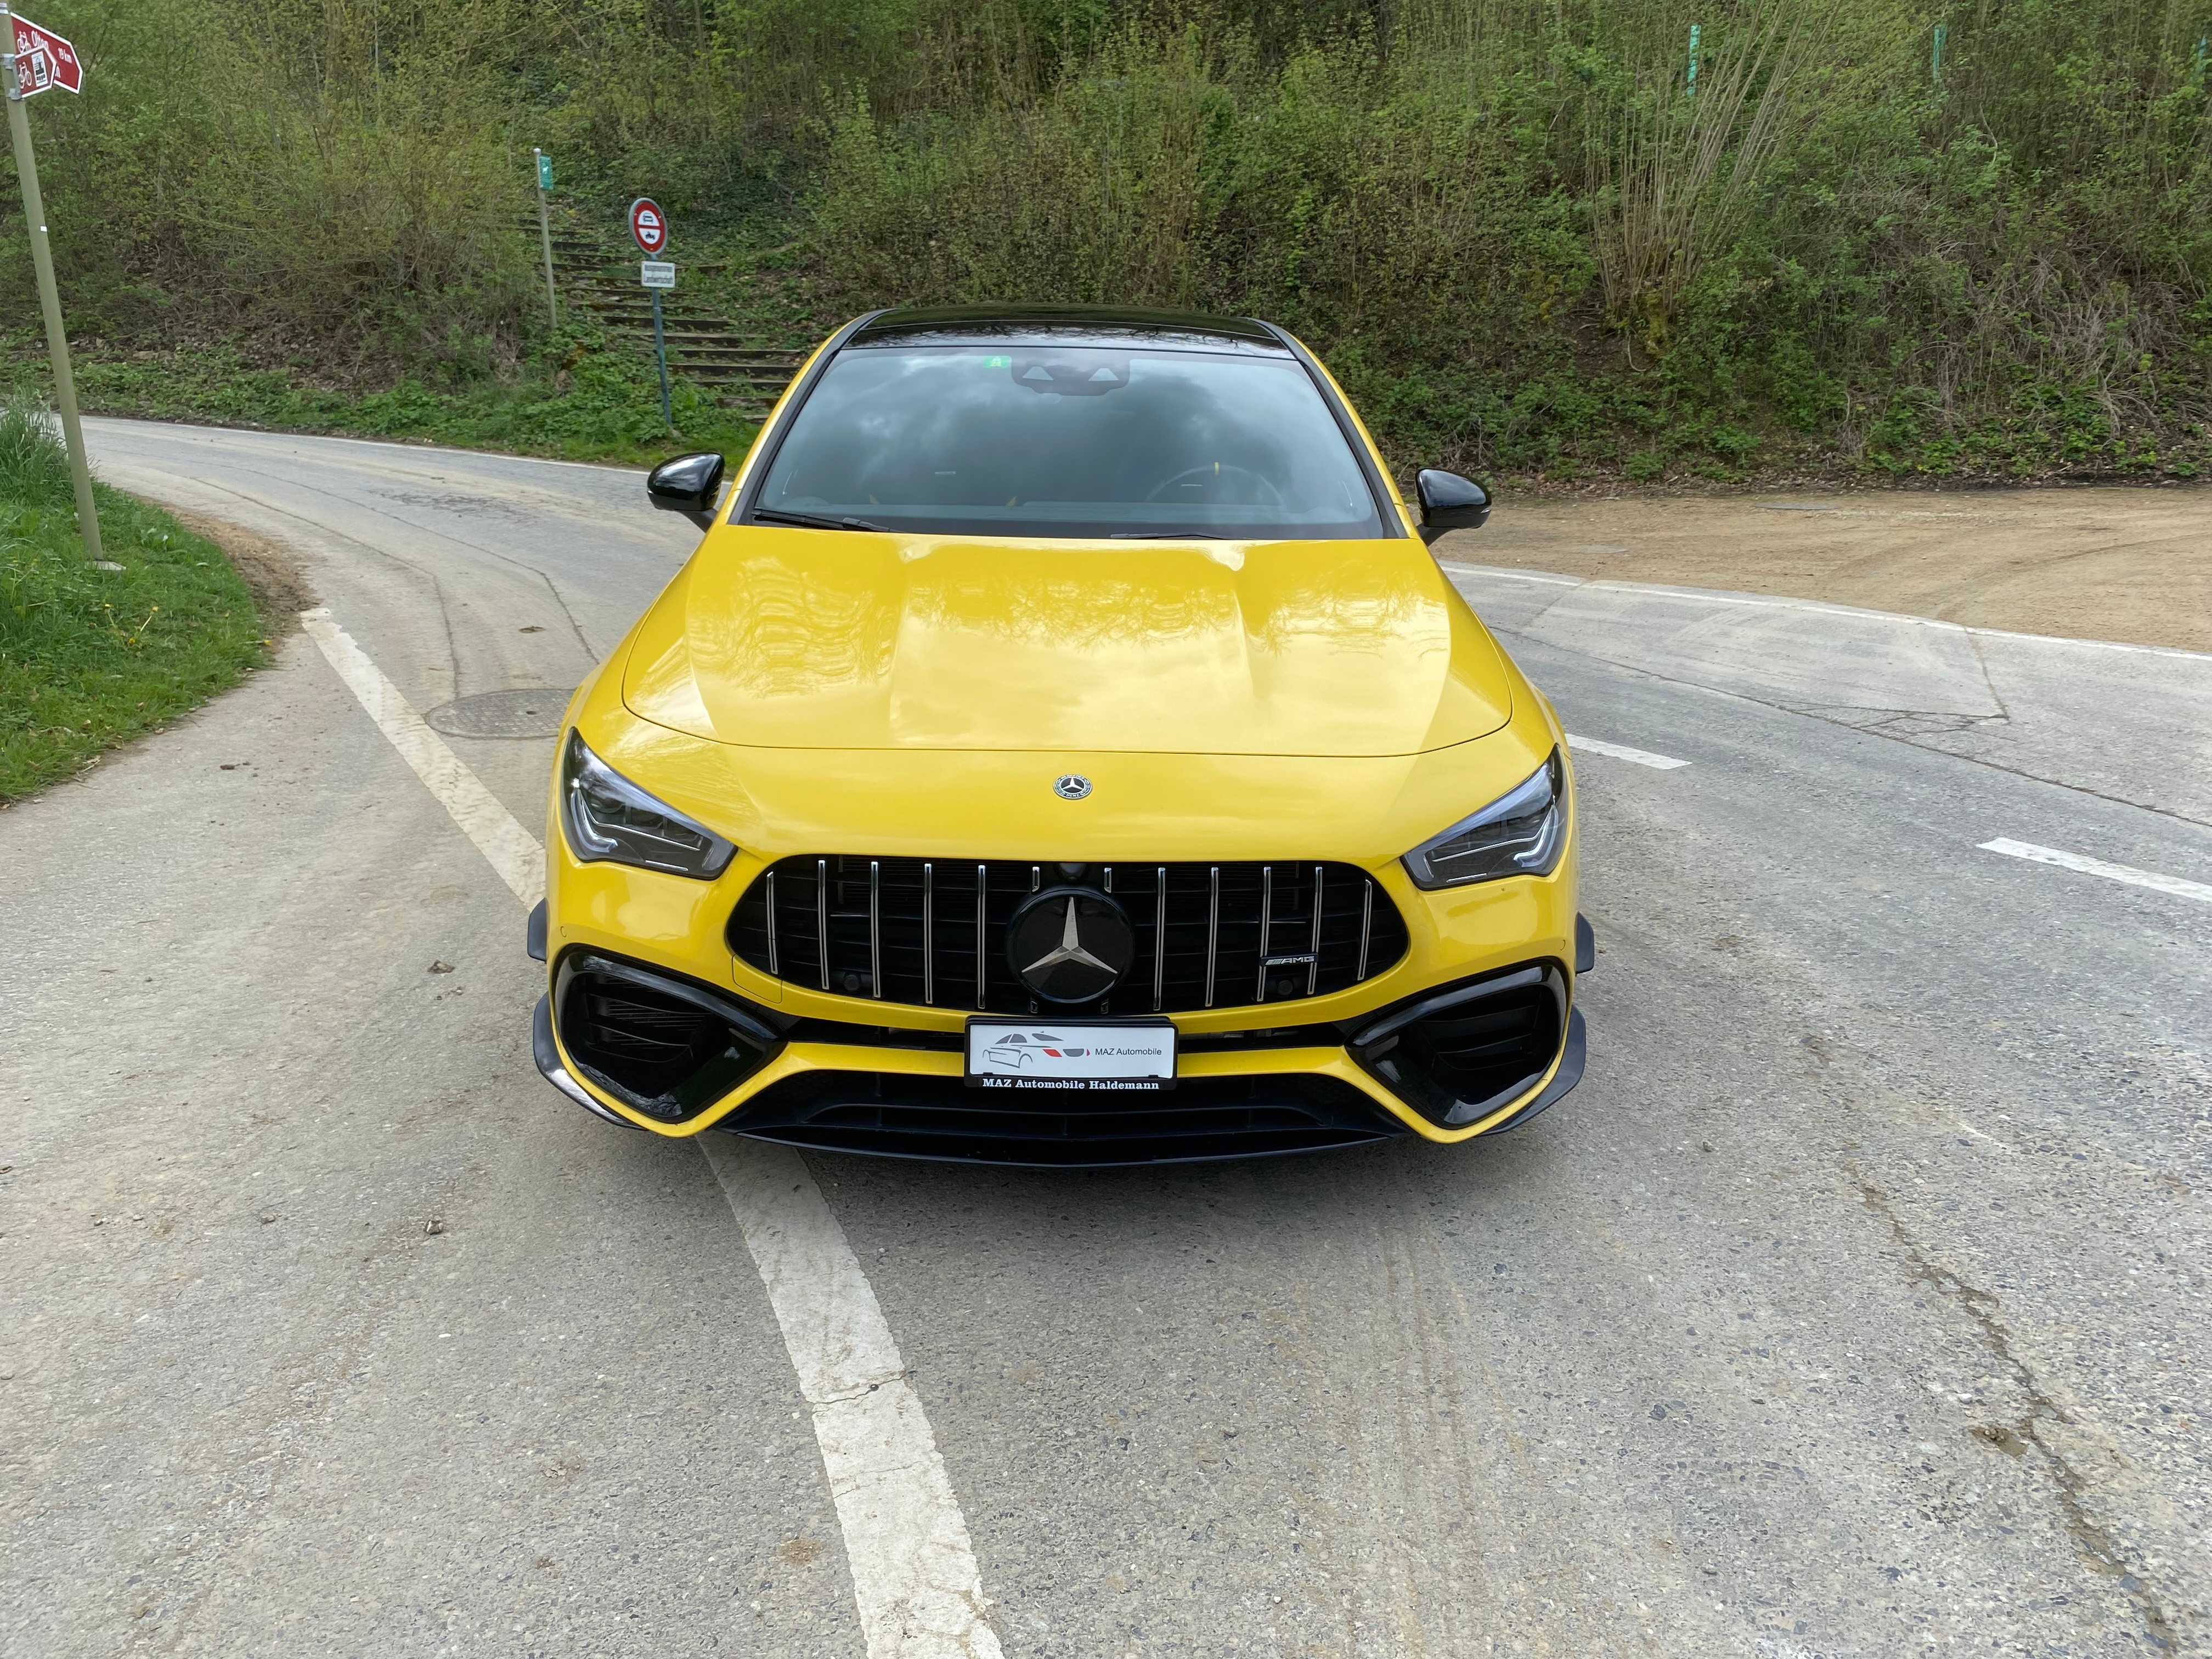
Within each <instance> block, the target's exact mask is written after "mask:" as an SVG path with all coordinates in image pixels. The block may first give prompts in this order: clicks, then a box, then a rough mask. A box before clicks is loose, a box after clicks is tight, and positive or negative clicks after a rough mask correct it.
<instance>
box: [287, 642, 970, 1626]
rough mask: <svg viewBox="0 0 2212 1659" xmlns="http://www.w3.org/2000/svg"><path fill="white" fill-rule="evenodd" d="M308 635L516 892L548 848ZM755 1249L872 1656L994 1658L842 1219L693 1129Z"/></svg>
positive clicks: (415, 717) (801, 1173) (352, 648)
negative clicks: (810, 1425) (808, 1414)
mask: <svg viewBox="0 0 2212 1659" xmlns="http://www.w3.org/2000/svg"><path fill="white" fill-rule="evenodd" d="M300 617H301V621H302V622H303V623H305V624H306V626H307V634H308V636H309V637H310V638H312V639H313V641H314V642H315V644H316V645H317V646H318V647H319V648H320V649H321V651H322V653H323V655H324V656H325V658H327V659H329V661H330V665H331V667H332V668H334V669H336V670H337V675H338V678H340V679H342V680H343V681H344V682H345V684H346V686H347V688H348V689H349V690H351V691H352V693H353V694H354V696H356V697H357V698H359V699H360V700H361V705H362V708H365V709H367V710H368V714H369V718H370V719H372V720H374V721H375V722H376V724H377V726H378V728H379V729H380V730H381V731H382V732H383V733H384V735H385V736H386V737H387V738H390V739H391V740H392V747H393V748H395V749H397V750H398V751H399V753H400V756H401V757H402V758H403V759H404V760H405V761H406V763H407V764H408V765H409V766H410V767H411V768H413V769H414V771H415V775H416V776H417V777H419V778H421V779H422V781H423V783H424V784H425V785H427V786H428V788H429V791H430V793H432V794H434V795H435V796H436V797H437V798H438V800H439V802H440V804H441V805H443V806H444V807H445V809H446V811H447V813H448V814H449V815H450V816H451V817H452V818H453V822H454V823H457V824H459V826H460V827H461V829H462V830H463V831H464V832H465V833H466V835H467V836H468V837H469V839H470V840H471V841H472V842H475V843H476V844H477V849H478V850H479V851H480V852H482V853H483V855H484V856H485V857H486V858H487V859H489V860H491V864H492V867H493V868H494V869H495V870H497V871H498V872H499V873H500V876H501V879H503V880H504V881H505V882H506V883H507V885H508V887H510V888H512V889H513V892H514V896H515V897H517V898H518V899H520V900H521V901H522V902H524V903H525V904H535V903H536V902H538V899H539V897H540V896H542V895H543V894H544V890H545V853H544V848H542V847H540V846H539V845H538V841H537V838H536V837H535V836H532V835H531V834H530V832H529V831H528V830H526V829H524V828H523V827H522V826H521V824H520V823H517V822H516V821H515V818H514V815H513V813H511V812H509V811H507V808H506V807H505V806H504V805H501V803H500V801H499V800H498V799H497V798H496V797H495V796H494V795H493V794H492V793H491V792H490V791H489V790H488V789H486V788H485V787H484V786H483V781H482V780H480V779H479V778H478V777H477V775H476V774H475V773H473V772H471V771H470V770H469V769H468V768H467V767H466V766H465V765H464V764H463V763H462V762H461V760H460V758H459V757H458V756H456V755H455V754H454V753H453V750H450V749H448V748H447V747H446V745H445V744H444V743H443V742H442V741H441V739H440V738H439V737H438V734H437V733H436V732H433V731H431V730H430V728H429V727H428V726H425V725H424V724H423V723H422V716H420V715H419V714H416V712H415V711H414V709H413V708H410V707H409V706H408V703H407V700H406V698H405V697H404V696H401V695H400V692H399V688H398V686H396V685H394V684H392V682H391V681H390V680H389V679H387V678H385V676H384V672H383V671H382V670H381V669H380V668H378V667H377V665H375V664H374V662H372V661H371V660H370V659H369V657H368V653H367V652H365V651H363V650H362V648H361V647H360V646H358V645H356V643H355V642H354V641H353V638H352V636H351V635H349V634H347V633H346V631H345V630H344V629H342V628H340V627H339V626H338V625H337V623H334V622H332V621H331V615H330V612H329V611H327V610H325V609H322V608H320V607H318V608H317V609H315V610H313V611H301V613H300ZM698 1146H699V1150H700V1152H702V1154H704V1155H705V1157H706V1159H707V1163H708V1166H709V1167H710V1168H711V1169H712V1170H714V1176H715V1179H716V1180H717V1181H719V1182H720V1183H721V1188H722V1193H723V1195H724V1197H726V1199H727V1200H729V1205H730V1209H731V1211H732V1212H733V1213H734V1214H735V1215H736V1217H737V1218H738V1230H739V1231H741V1232H743V1233H744V1239H745V1248H746V1249H749V1250H750V1251H751V1252H752V1258H753V1264H754V1266H755V1267H757V1268H759V1270H760V1276H761V1283H762V1284H763V1285H765V1286H767V1289H768V1298H769V1306H770V1307H771V1308H773V1309H774V1310H775V1321H776V1324H777V1325H778V1327H780V1328H781V1330H782V1332H783V1342H784V1346H785V1348H786V1349H787V1351H788V1352H789V1353H790V1355H791V1363H792V1367H793V1370H796V1371H797V1372H798V1373H799V1392H800V1394H802V1395H805V1400H806V1403H807V1404H808V1406H810V1407H811V1408H812V1410H813V1414H814V1438H815V1443H816V1444H817V1445H818V1446H819V1447H820V1448H821V1450H822V1466H823V1471H824V1473H825V1474H827V1475H828V1476H829V1493H830V1498H831V1499H832V1500H833V1501H834V1502H835V1504H836V1508H837V1524H838V1526H839V1528H840V1529H841V1530H842V1532H843V1533H844V1535H845V1558H846V1561H847V1564H848V1566H849V1568H850V1570H851V1572H852V1577H853V1595H854V1601H857V1602H858V1603H859V1607H860V1630H861V1632H862V1634H863V1635H864V1636H865V1637H866V1640H867V1644H868V1659H1000V1650H999V1638H997V1636H995V1635H994V1633H993V1632H992V1630H991V1626H990V1623H989V1620H988V1619H987V1613H986V1609H987V1607H988V1605H989V1604H988V1603H987V1601H986V1600H985V1599H984V1595H983V1581H982V1575H981V1572H980V1571H978V1569H977V1567H976V1565H975V1548H974V1546H973V1545H972V1544H971V1543H970V1542H969V1537H968V1522H967V1519H966V1517H965V1516H963V1515H962V1514H961V1512H960V1503H959V1500H958V1498H956V1497H955V1496H954V1494H953V1491H952V1480H951V1475H950V1474H947V1473H946V1471H945V1460H944V1458H943V1457H942V1456H940V1455H939V1453H938V1449H937V1437H936V1436H935V1435H934V1434H933V1433H932V1432H931V1431H930V1427H929V1419H928V1417H927V1415H926V1414H925V1413H924V1412H923V1411H922V1407H921V1396H919V1395H916V1394H915V1391H914V1388H913V1385H912V1384H911V1383H908V1381H907V1378H906V1362H905V1360H903V1359H902V1358H900V1357H899V1351H898V1344H897V1342H896V1340H894V1339H893V1338H892V1336H891V1331H890V1326H889V1325H888V1324H886V1323H885V1322H884V1312H883V1309H882V1307H881V1306H880V1305H879V1304H878V1303H877V1301H876V1293H875V1291H874V1290H873V1289H872V1287H871V1286H870V1285H869V1284H868V1279H867V1275H866V1273H863V1272H862V1271H861V1270H860V1261H859V1260H858V1259H857V1258H856V1257H855V1256H854V1255H853V1250H852V1247H851V1246H850V1245H849V1244H848V1243H846V1242H845V1232H844V1229H842V1227H840V1226H839V1225H837V1218H836V1216H834V1215H832V1214H831V1213H830V1212H829V1205H828V1204H827V1203H825V1202H824V1201H823V1197H822V1192H821V1188H818V1187H817V1186H816V1185H815V1184H814V1181H813V1177H812V1176H809V1175H808V1174H807V1172H806V1164H805V1161H804V1160H803V1159H801V1158H800V1157H799V1154H798V1153H797V1152H793V1151H791V1150H789V1149H788V1148H787V1147H782V1146H769V1145H767V1144H765V1143H763V1142H760V1141H746V1142H744V1144H743V1146H742V1147H739V1146H738V1145H736V1144H735V1143H734V1142H732V1144H730V1145H723V1144H721V1143H720V1141H719V1140H718V1141H714V1142H711V1143H710V1141H709V1139H708V1137H707V1136H702V1137H701V1138H700V1139H699V1142H698Z"/></svg>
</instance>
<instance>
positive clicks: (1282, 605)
mask: <svg viewBox="0 0 2212 1659" xmlns="http://www.w3.org/2000/svg"><path fill="white" fill-rule="evenodd" d="M722 472H723V465H722V458H721V457H720V456H719V455H688V456H684V457H682V458H680V459H676V460H672V461H670V462H668V463H666V464H665V465H662V466H660V467H659V468H658V469H657V470H656V471H654V473H653V477H652V478H651V480H650V482H649V485H648V493H649V495H650V496H651V499H652V501H653V504H654V505H655V506H657V507H665V508H669V509H671V510H673V511H677V512H680V513H686V514H688V515H690V517H692V518H693V519H695V520H696V521H697V522H698V523H699V525H700V526H702V528H703V529H704V530H705V532H706V537H705V539H704V540H702V542H701V543H700V544H699V548H698V550H697V551H696V553H694V554H693V555H692V556H691V558H690V562H688V563H687V564H686V565H685V566H684V568H683V570H682V571H681V572H679V573H678V575H677V576H676V578H675V580H673V581H671V583H670V584H669V585H668V587H667V589H666V590H665V592H662V594H661V595H660V597H659V599H657V600H655V601H654V603H653V607H652V608H651V609H650V610H649V611H647V612H646V613H645V615H644V617H642V618H641V620H640V621H639V622H638V623H637V625H636V626H635V628H633V629H631V630H630V632H629V637H628V638H626V639H625V640H623V642H622V644H621V646H620V647H618V648H617V650H616V651H615V652H614V653H612V654H611V656H609V658H608V659H607V660H606V662H605V665H602V666H601V667H600V668H599V671H597V672H596V673H594V674H593V675H592V678H590V679H588V680H586V682H585V683H584V684H583V685H582V686H581V687H580V689H579V690H578V691H577V693H576V695H575V698H574V701H573V702H571V703H570V705H569V708H568V714H567V717H566V719H565V720H564V721H563V729H562V735H561V739H560V744H559V751H558V754H557V756H556V761H555V765H554V775H553V780H552V787H551V792H550V801H549V804H548V816H549V819H550V823H549V826H548V833H547V836H546V842H545V846H546V871H545V877H546V898H545V902H544V904H542V905H541V906H540V907H539V908H538V910H537V912H535V913H534V914H533V915H532V918H531V927H530V935H531V937H530V945H531V950H532V954H533V955H534V956H536V957H538V958H539V959H540V960H541V961H544V962H545V963H547V971H548V975H549V981H550V982H549V985H548V990H547V994H546V996H545V997H544V999H543V1000H541V1001H540V1002H539V1003H538V1012H537V1030H536V1043H535V1048H536V1054H537V1060H538V1068H539V1069H540V1070H541V1071H542V1072H543V1073H544V1074H545V1076H546V1078H547V1079H549V1080H550V1082H551V1083H552V1084H553V1085H554V1086H555V1087H556V1088H558V1089H559V1090H560V1091H562V1093H564V1094H566V1095H567V1096H568V1097H570V1098H571V1099H572V1100H574V1101H575V1102H576V1103H577V1104H579V1105H580V1106H583V1107H585V1108H586V1109H589V1110H591V1111H592V1112H595V1113H597V1114H598V1115H599V1116H601V1117H603V1118H605V1119H607V1120H608V1121H611V1122H615V1123H620V1124H627V1125H630V1126H633V1127H637V1128H641V1129H645V1130H649V1131H651V1132H653V1133H656V1134H664V1135H689V1134H696V1133H698V1132H699V1131H701V1130H702V1129H710V1128H711V1129H725V1130H732V1131H735V1132H736V1133H740V1134H748V1135H757V1136H760V1137H762V1138H763V1139H771V1140H780V1141H785V1142H788V1143H790V1144H793V1145H795V1146H809V1147H821V1148H834V1149H837V1150H841V1151H847V1152H882V1153H891V1154H896V1155H902V1156H908V1157H921V1158H958V1159H965V1160H973V1161H982V1162H994V1163H1005V1164H1139V1163H1153V1162H1163V1161H1170V1160H1175V1159H1185V1158H1235V1157H1247V1156H1251V1155H1255V1154H1261V1153H1274V1152H1308V1151H1313V1150H1316V1149H1319V1148H1323V1147H1330V1146H1354V1145H1359V1144H1363V1143H1366V1142H1370V1141H1376V1140H1383V1139H1390V1138H1393V1137H1398V1136H1403V1135H1407V1134H1413V1135H1418V1136H1419V1137H1421V1138H1422V1139H1425V1140H1431V1141H1446V1142H1449V1141H1461V1140H1466V1139H1469V1138H1471V1137H1473V1136H1476V1135H1481V1134H1489V1133H1497V1132H1498V1130H1501V1129H1504V1128H1510V1127H1512V1126H1514V1125H1516V1124H1518V1123H1522V1122H1525V1121H1528V1119H1529V1118H1530V1117H1532V1116H1534V1115H1535V1114H1536V1113H1538V1112H1541V1111H1542V1110H1543V1109H1545V1108H1546V1107H1547V1106H1548V1105H1550V1104H1551V1103H1553V1101H1555V1100H1557V1099H1558V1098H1559V1097H1560V1096H1562V1095H1563V1094H1565V1092H1566V1091H1568V1090H1569V1089H1571V1088H1572V1087H1573V1086H1574V1084H1575V1082H1576V1080H1577V1079H1578V1078H1579V1077H1580V1075H1581V1073H1582V1067H1583V1019H1582V1015H1581V1013H1580V1012H1579V1011H1578V1010H1577V1009H1576V1007H1575V1006H1574V1005H1575V983H1576V978H1577V975H1578V973H1580V972H1581V971H1583V970H1584V969H1587V968H1588V967H1589V963H1590V959H1591V955H1592V951H1593V949H1594V946H1593V945H1592V942H1591V939H1590V935H1589V928H1588V926H1587V924H1585V923H1583V921H1582V920H1581V919H1580V917H1579V916H1578V915H1577V910H1576V902H1575V841H1576V829H1575V812H1574V793H1573V771H1572V768H1571V765H1570V763H1569V760H1568V756H1567V748H1566V738H1565V735H1564V733H1563V732H1562V730H1561V728H1560V725H1559V718H1558V716H1557V715H1556V714H1554V712H1553V709H1552V707H1551V705H1550V704H1549V703H1548V702H1546V700H1545V699H1544V698H1543V696H1541V695H1540V694H1539V693H1538V692H1537V691H1536V690H1534V687H1532V686H1531V685H1530V684H1528V681H1527V680H1526V679H1524V678H1522V675H1521V673H1520V671H1519V670H1518V669H1516V667H1515V666H1514V665H1513V664H1512V662H1511V661H1510V660H1509V659H1507V657H1506V656H1505V654H1504V652H1503V651H1501V650H1500V649H1499V648H1498V645H1497V643H1496V642H1495V641H1493V640H1492V638H1491V636H1490V635H1489V633H1488V632H1487V631H1486V629H1484V627H1483V625H1482V624H1481V623H1480V622H1479V621H1477V620H1476V619H1475V617H1474V612H1472V611H1469V610H1468V607H1467V605H1466V604H1465V603H1464V602H1463V601H1462V599H1460V597H1459V596H1458V594H1457V593H1455V592H1454V591H1453V589H1452V587H1451V585H1450V584H1449V582H1448V581H1446V580H1444V577H1443V573H1442V572H1441V571H1440V570H1439V569H1438V568H1437V565H1436V562H1434V561H1433V560H1432V559H1431V557H1430V556H1429V554H1428V551H1427V548H1426V545H1425V544H1426V543H1427V542H1428V541H1430V540H1431V539H1433V538H1435V537H1436V536H1437V534H1439V533H1441V532H1443V531H1445V530H1449V529H1453V528H1458V527H1468V526H1477V525H1480V523H1482V521H1483V520H1484V519H1485V517H1486V516H1487V514H1488V512H1489V506H1490V504H1489V500H1488V498H1487V496H1486V495H1485V494H1484V492H1483V491H1482V490H1481V489H1480V488H1479V487H1478V486H1477V485H1475V484H1474V483H1469V482H1468V480H1466V479H1464V478H1460V477H1455V476H1453V475H1452V474H1450V473H1447V472H1424V473H1422V474H1421V475H1420V480H1419V489H1418V491H1417V492H1416V493H1417V495H1418V501H1417V502H1416V503H1415V504H1414V506H1413V507H1408V506H1407V503H1406V502H1405V501H1402V500H1401V497H1400V495H1399V494H1398V492H1397V490H1396V489H1395V487H1394V486H1393V484H1392V483H1391V481H1390V477H1389V473H1388V471H1386V470H1385V469H1384V466H1383V462H1382V459H1381V458H1380V456H1379V455H1378V453H1376V448H1375V446H1374V443H1373V441H1371V440H1370V438H1369V437H1368V435H1367V433H1366V431H1365V429H1364V428H1363V427H1362V426H1361V425H1360V423H1359V421H1358V416H1355V415H1354V414H1353V413H1352V409H1351V406H1350V404H1348V403H1347V402H1346V399H1345V398H1344V394H1343V392H1341V390H1340V389H1339V387H1338V386H1337V385H1336V383H1335V382H1334V380H1332V379H1331V378H1330V377H1329V375H1328V373H1327V371H1325V370H1324V369H1323V368H1322V367H1321V365H1320V364H1319V363H1317V362H1315V361H1314V359H1313V357H1312V356H1311V355H1310V354H1309V353H1308V352H1307V351H1306V349H1304V347H1303V346H1301V345H1300V344H1299V343H1297V341H1296V340H1294V339H1292V338H1291V337H1290V335H1288V334H1287V333H1285V332H1284V331H1282V330H1281V329H1279V328H1277V327H1275V326H1273V325H1271V324H1267V323H1263V322H1257V321H1255V320H1253V319H1249V318H1231V317H1201V316H1185V315H1180V314H1175V313H1153V312H1139V311H1109V310H1089V309H1066V308H1044V307H994V308H963V309H956V310H934V311H918V310H909V311H890V312H878V313H874V314H872V315H870V316H867V317H863V318H861V319H860V320H858V321H857V322H854V323H852V324H849V325H847V326H846V327H845V328H843V329H842V330H840V331H838V332H837V333H836V335H834V336H833V337H831V338H830V339H829V340H828V341H827V342H825V343H823V346H822V347H821V348H820V349H818V350H817V352H816V353H815V354H814V356H812V357H811V359H810V360H809V361H808V362H807V364H806V367H805V368H804V369H803V370H801V371H800V373H799V376H798V378H797V379H796V380H793V383H792V385H791V386H790V388H789V390H788V391H787V392H785V393H784V396H783V398H782V399H781V402H780V403H779V404H777V405H776V408H775V412H774V413H773V414H772V415H770V416H769V420H768V422H767V423H766V424H765V425H764V426H763V428H761V433H760V435H759V437H758V438H757V440H756V441H755V442H754V444H753V447H752V451H751V453H750V454H749V455H748V456H747V457H746V458H745V460H744V465H742V466H741V467H740V468H739V469H738V475H737V478H736V481H735V483H734V485H733V486H732V488H731V489H730V490H729V492H728V497H727V500H726V501H725V500H724V499H723V491H722V482H723V480H722Z"/></svg>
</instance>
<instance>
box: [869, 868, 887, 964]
mask: <svg viewBox="0 0 2212 1659" xmlns="http://www.w3.org/2000/svg"><path fill="white" fill-rule="evenodd" d="M868 994H869V995H870V996H872V997H875V998H878V999H880V998H881V997H882V996H883V994H884V866H883V865H882V864H881V863H880V862H879V861H878V860H874V859H870V860H868Z"/></svg>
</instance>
